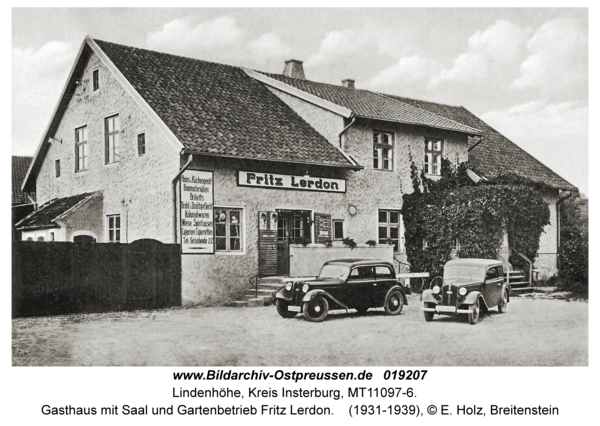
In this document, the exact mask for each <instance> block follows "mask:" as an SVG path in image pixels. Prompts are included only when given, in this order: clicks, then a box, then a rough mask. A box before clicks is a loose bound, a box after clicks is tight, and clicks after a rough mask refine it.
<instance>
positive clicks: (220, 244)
mask: <svg viewBox="0 0 600 426" xmlns="http://www.w3.org/2000/svg"><path fill="white" fill-rule="evenodd" d="M215 242H216V247H217V250H227V239H226V238H216V239H215Z"/></svg>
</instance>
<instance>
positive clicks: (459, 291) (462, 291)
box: [458, 287, 467, 296]
mask: <svg viewBox="0 0 600 426" xmlns="http://www.w3.org/2000/svg"><path fill="white" fill-rule="evenodd" d="M458 294H460V295H461V296H464V295H465V294H467V289H466V288H464V287H462V288H461V289H460V290H458Z"/></svg>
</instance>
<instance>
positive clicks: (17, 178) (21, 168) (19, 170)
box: [12, 155, 35, 206]
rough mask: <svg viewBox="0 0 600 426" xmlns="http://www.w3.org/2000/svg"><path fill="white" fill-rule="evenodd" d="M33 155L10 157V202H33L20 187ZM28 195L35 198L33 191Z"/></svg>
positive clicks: (17, 203)
mask: <svg viewBox="0 0 600 426" xmlns="http://www.w3.org/2000/svg"><path fill="white" fill-rule="evenodd" d="M31 160H33V157H17V156H14V155H13V157H12V204H13V206H14V205H20V204H33V202H32V201H31V200H30V199H29V197H27V195H26V194H25V193H24V192H23V190H22V189H21V185H22V184H23V180H24V179H25V175H26V174H27V169H28V168H29V164H31ZM29 196H30V197H31V198H32V199H33V200H35V192H30V193H29Z"/></svg>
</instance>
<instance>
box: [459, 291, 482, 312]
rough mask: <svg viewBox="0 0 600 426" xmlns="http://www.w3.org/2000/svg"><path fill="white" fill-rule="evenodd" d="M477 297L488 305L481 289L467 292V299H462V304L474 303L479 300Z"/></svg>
mask: <svg viewBox="0 0 600 426" xmlns="http://www.w3.org/2000/svg"><path fill="white" fill-rule="evenodd" d="M477 299H480V300H481V301H482V302H483V305H484V306H485V307H486V308H487V307H488V305H487V303H486V302H485V299H484V298H483V295H482V294H481V292H479V291H472V292H470V293H469V294H467V296H466V297H465V300H463V301H462V303H461V305H472V304H473V303H475V302H476V301H477Z"/></svg>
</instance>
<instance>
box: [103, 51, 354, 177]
mask: <svg viewBox="0 0 600 426" xmlns="http://www.w3.org/2000/svg"><path fill="white" fill-rule="evenodd" d="M94 41H95V42H96V44H97V45H98V46H99V47H100V48H101V49H102V51H103V52H104V53H105V54H106V55H107V56H108V58H109V59H110V60H111V61H112V62H113V64H114V65H115V66H116V67H117V68H118V69H119V71H120V72H121V73H122V74H123V76H124V77H125V78H126V79H127V80H128V81H129V83H130V84H131V85H132V86H133V88H134V89H135V90H136V91H137V92H138V93H139V94H140V95H141V96H142V97H143V98H144V100H145V101H146V102H147V103H148V105H149V106H150V107H151V108H152V109H153V110H154V111H155V112H156V113H157V115H158V116H159V117H160V118H161V119H162V120H163V122H164V123H165V124H166V125H167V127H168V128H169V129H170V130H171V131H172V132H173V134H174V135H175V136H176V137H177V138H178V139H179V141H180V142H181V143H182V144H183V146H184V148H185V150H187V151H192V152H198V153H207V154H212V155H223V156H231V157H239V158H249V159H257V160H271V161H284V162H296V163H305V164H325V165H334V166H342V167H348V168H354V167H356V166H355V165H353V164H351V163H350V161H349V160H348V159H346V157H345V156H344V155H343V154H342V153H341V152H340V151H339V150H338V149H337V148H336V147H335V146H333V145H332V144H331V143H330V142H328V141H327V139H325V137H324V136H323V135H321V134H320V133H319V132H317V131H316V130H315V129H314V128H313V127H311V126H310V125H309V124H308V123H307V122H306V121H304V120H303V119H302V118H301V117H300V116H299V115H298V114H296V112H294V111H293V110H292V109H291V108H290V107H288V106H287V105H286V104H285V103H284V102H283V101H281V100H280V99H279V98H278V97H277V96H275V95H274V94H272V93H271V92H270V91H269V90H268V89H267V88H266V87H265V86H264V85H263V84H261V83H259V82H258V81H256V80H254V79H252V78H250V77H248V75H247V74H246V73H245V72H244V71H243V70H242V69H241V68H238V67H233V66H229V65H222V64H217V63H212V62H206V61H201V60H198V59H191V58H185V57H181V56H174V55H170V54H166V53H160V52H155V51H150V50H144V49H138V48H134V47H128V46H122V45H118V44H113V43H109V42H105V41H101V40H94Z"/></svg>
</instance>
